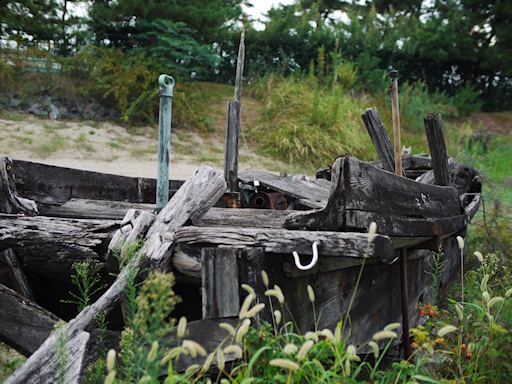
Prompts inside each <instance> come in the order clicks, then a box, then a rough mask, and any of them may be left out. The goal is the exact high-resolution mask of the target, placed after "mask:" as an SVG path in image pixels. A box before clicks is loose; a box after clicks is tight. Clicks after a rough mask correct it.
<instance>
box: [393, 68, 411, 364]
mask: <svg viewBox="0 0 512 384" xmlns="http://www.w3.org/2000/svg"><path fill="white" fill-rule="evenodd" d="M389 76H390V77H391V110H392V113H393V141H394V149H395V173H396V174H397V175H399V176H402V153H401V151H402V149H401V148H402V147H401V145H402V144H401V142H400V108H399V102H398V80H397V79H398V71H397V70H395V69H393V70H392V71H391V72H390V73H389ZM400 283H401V284H400V287H401V291H402V333H403V336H402V343H403V346H404V356H405V358H406V359H408V358H409V357H410V356H411V354H412V350H411V341H410V338H409V280H408V277H407V250H406V249H405V248H402V249H400Z"/></svg>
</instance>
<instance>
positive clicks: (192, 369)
mask: <svg viewBox="0 0 512 384" xmlns="http://www.w3.org/2000/svg"><path fill="white" fill-rule="evenodd" d="M200 369H201V366H200V365H199V364H192V365H189V366H188V368H187V369H186V370H185V375H187V376H192V375H193V374H194V373H196V372H197V371H199V370H200Z"/></svg>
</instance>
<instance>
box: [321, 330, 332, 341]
mask: <svg viewBox="0 0 512 384" xmlns="http://www.w3.org/2000/svg"><path fill="white" fill-rule="evenodd" d="M320 334H321V335H322V336H323V337H325V338H326V339H327V340H330V341H334V333H332V331H331V330H330V329H328V328H325V329H322V330H321V331H320Z"/></svg>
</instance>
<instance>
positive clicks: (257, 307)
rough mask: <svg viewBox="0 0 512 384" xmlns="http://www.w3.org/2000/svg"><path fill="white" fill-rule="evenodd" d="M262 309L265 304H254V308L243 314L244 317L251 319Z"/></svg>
mask: <svg viewBox="0 0 512 384" xmlns="http://www.w3.org/2000/svg"><path fill="white" fill-rule="evenodd" d="M263 308H265V304H263V303H260V304H256V305H255V306H254V307H252V308H251V309H250V310H249V311H247V313H246V314H245V317H247V318H248V319H252V318H253V317H254V316H256V315H257V314H258V313H259V312H260V311H261V310H262V309H263Z"/></svg>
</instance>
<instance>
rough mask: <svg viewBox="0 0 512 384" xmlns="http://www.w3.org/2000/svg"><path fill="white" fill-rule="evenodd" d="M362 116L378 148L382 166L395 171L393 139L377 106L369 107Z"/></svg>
mask: <svg viewBox="0 0 512 384" xmlns="http://www.w3.org/2000/svg"><path fill="white" fill-rule="evenodd" d="M362 118H363V122H364V125H365V127H366V129H367V131H368V133H369V135H370V137H371V139H372V142H373V145H374V147H375V149H376V150H377V154H378V155H379V158H380V160H381V165H382V167H383V168H384V169H385V170H386V171H388V172H394V171H395V158H394V156H393V148H392V147H391V141H390V140H389V136H388V134H387V132H386V128H384V123H383V122H382V119H381V118H380V115H379V111H378V110H377V108H369V109H367V110H366V111H365V112H364V113H363V115H362Z"/></svg>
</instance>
